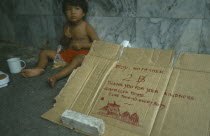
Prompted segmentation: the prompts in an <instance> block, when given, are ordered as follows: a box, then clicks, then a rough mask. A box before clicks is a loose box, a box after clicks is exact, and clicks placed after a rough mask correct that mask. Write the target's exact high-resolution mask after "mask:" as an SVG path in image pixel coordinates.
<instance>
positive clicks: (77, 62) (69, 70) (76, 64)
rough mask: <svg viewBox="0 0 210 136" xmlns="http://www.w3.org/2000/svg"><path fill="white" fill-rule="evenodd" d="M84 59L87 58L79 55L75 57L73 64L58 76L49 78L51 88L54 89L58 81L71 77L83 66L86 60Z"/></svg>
mask: <svg viewBox="0 0 210 136" xmlns="http://www.w3.org/2000/svg"><path fill="white" fill-rule="evenodd" d="M84 58H85V55H84V54H78V55H77V56H75V57H74V59H73V60H72V61H71V63H70V64H69V65H67V66H66V67H65V68H64V69H62V70H61V71H60V72H58V73H57V74H55V75H52V76H51V77H49V78H48V80H49V83H50V86H51V87H52V88H54V87H55V84H56V81H57V80H59V79H62V78H64V77H67V76H69V75H70V74H71V73H72V71H73V70H74V69H76V68H77V67H79V66H80V65H81V64H82V61H83V60H84Z"/></svg>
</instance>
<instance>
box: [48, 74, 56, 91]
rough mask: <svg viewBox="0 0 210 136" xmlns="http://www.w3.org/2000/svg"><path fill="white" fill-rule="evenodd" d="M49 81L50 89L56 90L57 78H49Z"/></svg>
mask: <svg viewBox="0 0 210 136" xmlns="http://www.w3.org/2000/svg"><path fill="white" fill-rule="evenodd" d="M48 81H49V84H50V87H52V88H54V87H55V84H56V82H57V78H56V76H51V77H49V78H48Z"/></svg>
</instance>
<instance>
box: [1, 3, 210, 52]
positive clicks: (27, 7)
mask: <svg viewBox="0 0 210 136" xmlns="http://www.w3.org/2000/svg"><path fill="white" fill-rule="evenodd" d="M88 3H89V13H88V15H87V20H88V22H89V23H90V24H92V26H93V27H94V28H95V30H96V31H97V33H98V35H99V37H100V39H101V40H103V41H108V42H112V43H117V44H119V43H120V42H121V41H122V40H129V41H130V42H131V43H132V46H133V47H143V48H153V49H175V50H177V53H180V52H191V53H205V54H210V0H88ZM61 5H62V0H1V1H0V16H1V20H0V40H1V41H10V42H14V43H17V44H25V45H30V46H33V47H38V48H48V47H49V48H51V47H53V48H56V46H57V45H58V43H59V39H60V37H61V33H62V26H63V24H64V23H65V21H66V20H65V17H64V16H63V14H62V8H61Z"/></svg>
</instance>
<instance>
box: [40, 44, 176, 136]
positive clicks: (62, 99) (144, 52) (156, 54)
mask: <svg viewBox="0 0 210 136" xmlns="http://www.w3.org/2000/svg"><path fill="white" fill-rule="evenodd" d="M98 44H99V45H103V46H96V45H98ZM113 46H116V45H115V44H110V43H105V42H99V41H95V42H94V44H93V47H92V48H91V51H90V53H89V54H88V55H87V58H88V57H89V58H90V57H100V58H105V59H110V60H113V63H114V62H116V60H117V58H118V55H119V54H120V52H121V50H122V47H119V45H117V46H116V48H117V49H115V50H113ZM106 47H107V48H106ZM104 50H105V52H106V53H104ZM140 50H141V53H140V54H141V55H140V56H141V57H139V51H140ZM133 51H134V52H135V51H136V49H132V48H125V50H124V53H123V55H122V58H121V59H120V60H121V61H122V62H127V61H128V60H130V59H129V57H130V56H129V54H130V53H129V52H133ZM148 52H149V53H148ZM173 53H174V51H170V52H169V51H164V50H150V49H139V50H138V53H132V55H137V56H136V59H134V60H135V61H128V62H129V63H136V64H138V63H140V64H142V65H152V66H156V65H158V66H162V67H170V66H171V65H172V61H173ZM148 54H149V55H148ZM165 55H166V56H169V57H165ZM131 57H132V58H133V57H134V56H131ZM148 58H150V59H148ZM85 63H88V62H86V61H85V60H84V65H85ZM84 65H83V67H84ZM109 66H110V65H109ZM83 67H80V68H78V69H77V70H76V72H75V74H74V75H73V76H72V77H71V81H70V84H68V83H67V84H66V86H65V87H69V86H71V85H72V84H73V83H76V82H78V81H80V82H79V84H78V85H77V86H80V87H78V88H74V90H75V92H74V94H68V95H66V94H63V92H64V91H65V92H67V90H65V87H64V88H63V89H62V91H61V93H59V95H58V96H57V97H56V104H55V105H54V108H52V109H50V110H49V111H48V112H46V113H45V114H43V115H42V117H43V118H45V119H48V120H50V121H52V122H54V123H57V124H59V125H62V123H61V120H60V115H61V114H62V113H63V111H64V110H66V109H67V108H69V105H71V104H73V103H74V100H75V99H76V97H77V96H78V95H79V94H80V93H81V91H82V87H83V86H84V85H85V84H86V83H87V80H88V77H89V76H88V75H86V76H85V75H82V76H83V77H82V78H80V76H81V75H80V76H79V75H78V74H79V73H84V72H83V70H84V69H83ZM109 70H110V69H108V70H107V71H109ZM93 71H94V70H92V72H93ZM92 72H91V71H89V74H91V73H92ZM85 77H86V78H85ZM78 78H79V79H78ZM103 79H104V75H103V76H101V79H100V80H101V81H102V80H103ZM74 80H75V81H76V82H74ZM72 82H73V83H72ZM71 83H72V84H71ZM98 85H99V88H100V84H98ZM74 86H75V85H74ZM72 89H73V88H72ZM69 99H71V101H68V100H69ZM67 101H68V102H67ZM93 103H95V102H93ZM81 113H83V112H81ZM88 113H89V111H88V112H85V114H88ZM108 127H109V126H108ZM110 128H111V126H110ZM115 129H116V128H115ZM119 131H123V132H124V133H126V132H125V131H124V130H120V129H119Z"/></svg>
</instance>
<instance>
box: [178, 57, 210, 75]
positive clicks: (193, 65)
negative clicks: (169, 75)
mask: <svg viewBox="0 0 210 136" xmlns="http://www.w3.org/2000/svg"><path fill="white" fill-rule="evenodd" d="M209 60H210V55H205V54H191V53H182V54H180V55H179V57H178V60H177V63H176V65H175V68H177V69H186V70H194V71H204V72H210V61H209Z"/></svg>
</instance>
